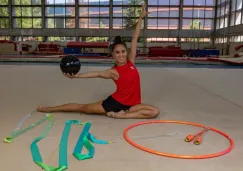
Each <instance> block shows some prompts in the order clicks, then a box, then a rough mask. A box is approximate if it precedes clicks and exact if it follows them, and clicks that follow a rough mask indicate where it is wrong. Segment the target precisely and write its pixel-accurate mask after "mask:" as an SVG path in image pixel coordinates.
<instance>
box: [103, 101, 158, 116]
mask: <svg viewBox="0 0 243 171" xmlns="http://www.w3.org/2000/svg"><path fill="white" fill-rule="evenodd" d="M159 114H160V111H159V109H158V108H157V107H155V106H152V105H146V104H139V105H136V106H133V107H131V108H130V109H129V111H120V112H117V113H114V112H110V113H107V115H108V116H110V117H114V118H119V119H149V118H156V117H157V116H158V115H159Z"/></svg>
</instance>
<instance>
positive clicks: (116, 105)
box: [37, 5, 160, 119]
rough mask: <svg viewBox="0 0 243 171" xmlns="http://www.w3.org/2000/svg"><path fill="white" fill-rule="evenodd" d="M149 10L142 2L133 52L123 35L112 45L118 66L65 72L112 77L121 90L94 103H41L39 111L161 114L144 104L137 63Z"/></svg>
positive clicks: (127, 115) (129, 115) (116, 115)
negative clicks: (54, 104)
mask: <svg viewBox="0 0 243 171" xmlns="http://www.w3.org/2000/svg"><path fill="white" fill-rule="evenodd" d="M147 14H148V12H147V11H146V10H145V5H142V12H141V15H140V17H139V19H138V21H137V23H136V27H135V30H134V32H133V37H132V43H131V48H130V51H129V52H128V48H127V46H126V44H125V43H124V42H123V41H122V40H121V37H120V36H116V38H115V41H114V43H113V44H112V46H111V50H112V56H113V57H114V59H115V65H114V66H113V67H112V68H110V69H108V70H105V71H92V72H86V73H83V74H76V75H69V74H65V73H64V75H65V76H66V77H68V78H70V79H73V78H103V79H112V80H113V81H114V82H115V84H116V86H117V89H116V91H115V92H114V93H113V94H111V95H110V96H108V97H107V98H106V99H105V100H101V101H99V102H96V103H92V104H76V103H68V104H63V105H60V106H53V107H49V106H38V108H37V111H39V112H46V113H48V112H49V113H51V112H81V113H85V114H100V115H106V116H108V117H113V118H119V119H148V118H155V117H157V116H158V115H159V113H160V110H159V109H158V108H157V107H155V106H152V105H149V104H142V103H141V88H140V76H139V72H138V70H137V68H136V66H135V65H134V63H135V58H136V48H137V41H138V37H139V34H140V29H141V25H142V20H143V18H144V17H146V16H147Z"/></svg>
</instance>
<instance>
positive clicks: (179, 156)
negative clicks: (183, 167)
mask: <svg viewBox="0 0 243 171" xmlns="http://www.w3.org/2000/svg"><path fill="white" fill-rule="evenodd" d="M152 123H176V124H185V125H192V126H197V127H201V128H205V126H203V125H201V124H197V123H193V122H184V121H169V120H155V121H146V122H139V123H136V124H132V125H130V126H129V127H127V128H126V129H125V130H124V132H123V136H124V138H125V140H126V141H127V142H128V143H129V144H131V145H132V146H134V147H136V148H138V149H140V150H143V151H146V152H148V153H152V154H155V155H159V156H164V157H170V158H178V159H207V158H214V157H219V156H222V155H224V154H227V153H229V152H230V151H231V150H232V149H233V147H234V141H233V139H231V138H230V137H229V136H228V135H227V134H226V133H224V132H222V131H220V130H217V129H215V128H212V127H209V130H211V131H214V132H216V133H219V134H221V135H223V136H224V137H225V138H227V139H228V140H229V142H230V146H229V148H227V149H226V150H224V151H221V152H218V153H214V154H206V155H198V156H187V155H177V154H172V153H164V152H159V151H156V150H151V149H149V148H146V147H143V146H141V145H139V144H136V143H135V142H133V141H132V140H131V139H130V138H129V137H128V135H127V133H128V131H129V130H131V129H132V128H134V127H137V126H140V125H145V124H152Z"/></svg>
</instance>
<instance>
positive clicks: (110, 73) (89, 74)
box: [64, 69, 118, 80]
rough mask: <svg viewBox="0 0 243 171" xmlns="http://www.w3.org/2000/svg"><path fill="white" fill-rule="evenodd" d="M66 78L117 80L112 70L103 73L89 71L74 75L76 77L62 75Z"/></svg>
mask: <svg viewBox="0 0 243 171" xmlns="http://www.w3.org/2000/svg"><path fill="white" fill-rule="evenodd" d="M64 75H65V76H66V77H68V78H104V79H114V80H116V79H117V77H118V76H117V73H116V72H115V71H114V70H112V69H109V70H105V71H90V72H86V73H82V74H76V75H69V74H64Z"/></svg>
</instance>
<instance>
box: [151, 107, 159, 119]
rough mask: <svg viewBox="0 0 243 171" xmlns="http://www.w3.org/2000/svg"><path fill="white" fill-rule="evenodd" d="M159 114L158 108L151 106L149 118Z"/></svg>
mask: <svg viewBox="0 0 243 171" xmlns="http://www.w3.org/2000/svg"><path fill="white" fill-rule="evenodd" d="M159 115H160V109H159V108H157V107H153V109H152V112H151V118H157V117H158V116H159Z"/></svg>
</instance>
